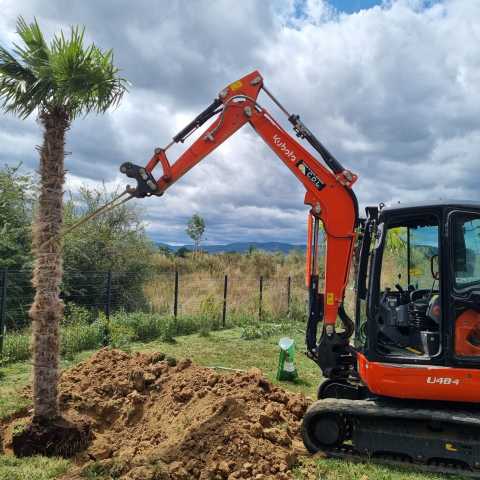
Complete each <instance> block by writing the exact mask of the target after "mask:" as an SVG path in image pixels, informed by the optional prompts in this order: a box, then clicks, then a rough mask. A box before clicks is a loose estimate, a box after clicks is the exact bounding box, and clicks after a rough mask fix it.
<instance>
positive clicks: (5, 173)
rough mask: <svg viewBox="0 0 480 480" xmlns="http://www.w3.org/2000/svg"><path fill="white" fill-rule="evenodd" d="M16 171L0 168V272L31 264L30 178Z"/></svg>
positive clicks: (32, 199) (11, 168)
mask: <svg viewBox="0 0 480 480" xmlns="http://www.w3.org/2000/svg"><path fill="white" fill-rule="evenodd" d="M19 170H20V166H16V167H9V166H8V165H5V167H3V168H0V269H3V268H9V269H11V270H21V269H23V268H26V267H29V266H30V264H31V255H30V240H31V239H30V237H31V235H30V225H31V220H32V211H33V203H34V199H35V195H34V186H33V178H32V176H31V175H27V174H21V173H20V171H19Z"/></svg>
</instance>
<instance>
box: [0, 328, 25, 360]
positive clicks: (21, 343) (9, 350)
mask: <svg viewBox="0 0 480 480" xmlns="http://www.w3.org/2000/svg"><path fill="white" fill-rule="evenodd" d="M30 356H31V352H30V333H29V332H28V331H24V332H18V333H17V332H15V333H8V332H7V335H5V337H4V342H3V353H2V357H1V362H2V363H4V364H5V363H12V362H21V361H24V360H28V359H29V358H30Z"/></svg>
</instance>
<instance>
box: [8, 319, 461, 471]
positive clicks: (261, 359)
mask: <svg viewBox="0 0 480 480" xmlns="http://www.w3.org/2000/svg"><path fill="white" fill-rule="evenodd" d="M241 334H242V330H241V329H240V328H234V329H229V330H221V331H215V332H211V333H210V334H209V335H207V336H201V335H199V334H193V335H187V336H182V337H177V339H176V341H175V343H164V342H161V341H153V342H149V343H134V344H132V345H131V349H132V350H134V351H137V350H138V351H154V350H159V351H162V352H164V353H166V354H169V355H172V356H175V357H177V358H181V357H189V358H191V359H192V360H193V361H195V362H196V363H198V364H201V365H205V366H210V367H225V368H234V369H248V368H252V367H257V368H261V369H262V370H263V371H264V373H265V375H266V376H267V377H268V378H269V379H270V380H272V381H274V382H276V380H275V374H276V368H277V357H278V347H277V342H278V339H279V337H280V335H279V334H278V333H276V334H275V336H270V337H267V338H259V339H254V340H244V339H243V338H242V336H241ZM282 334H287V335H291V336H293V337H294V338H295V340H296V343H297V345H298V346H299V352H298V354H297V358H296V360H297V368H298V370H299V374H300V378H301V380H300V381H299V382H298V383H297V384H291V383H282V386H283V387H284V388H287V389H289V390H292V391H296V392H303V393H304V394H305V395H307V396H310V397H311V398H315V395H316V389H317V385H318V382H319V370H318V368H317V366H316V365H315V364H314V363H313V362H312V361H310V360H308V358H307V357H306V356H305V355H303V353H301V352H302V350H303V333H301V332H300V330H299V329H298V327H297V326H295V324H292V325H291V326H289V327H288V326H286V327H285V331H284V332H282ZM90 354H91V352H82V353H81V354H79V355H76V356H75V357H74V358H73V360H71V361H69V362H63V367H68V366H69V365H72V364H73V363H76V362H78V361H81V360H83V359H84V358H86V357H88V356H89V355H90ZM219 371H220V370H219ZM30 373H31V365H29V364H28V363H26V362H20V363H15V364H11V365H9V366H7V367H5V368H3V369H2V378H1V379H0V418H5V417H6V416H8V415H11V414H13V413H14V412H15V411H17V410H19V409H22V408H25V407H27V406H28V405H29V401H28V400H27V399H25V398H23V396H22V389H23V388H24V387H25V386H26V385H27V383H28V381H29V377H30ZM69 465H70V464H69V462H67V461H65V460H60V459H45V458H42V457H37V458H32V459H15V458H13V457H11V456H6V455H0V480H27V479H28V480H50V479H55V478H57V477H59V476H61V475H62V474H64V473H65V472H66V471H68V468H69ZM295 476H296V478H297V479H298V480H307V479H308V480H311V479H319V480H320V479H321V480H440V479H445V478H446V477H444V476H441V475H428V474H423V473H416V472H414V471H411V470H408V469H393V468H389V467H384V466H379V465H375V464H372V463H368V464H363V463H362V464H354V463H350V462H343V461H342V462H341V461H333V460H325V459H312V458H306V459H304V461H303V464H302V465H301V466H299V467H298V469H297V470H296V471H295ZM449 478H450V479H452V480H453V479H455V480H460V478H462V477H449ZM95 479H96V480H111V479H106V478H105V477H98V476H97V477H95Z"/></svg>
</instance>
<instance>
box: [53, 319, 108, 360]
mask: <svg viewBox="0 0 480 480" xmlns="http://www.w3.org/2000/svg"><path fill="white" fill-rule="evenodd" d="M103 336H104V335H103V328H102V325H101V324H100V323H99V322H94V323H92V324H88V323H84V322H83V321H80V320H78V321H76V322H74V323H71V324H69V325H68V326H65V327H64V328H63V329H62V330H61V346H60V352H61V354H62V355H64V356H65V358H67V359H72V358H73V357H74V355H75V354H76V353H78V352H82V351H83V350H93V349H95V348H99V347H100V346H101V345H102V341H103Z"/></svg>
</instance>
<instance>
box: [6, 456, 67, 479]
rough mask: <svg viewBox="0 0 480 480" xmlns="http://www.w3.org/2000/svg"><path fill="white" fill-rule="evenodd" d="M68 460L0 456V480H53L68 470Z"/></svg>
mask: <svg viewBox="0 0 480 480" xmlns="http://www.w3.org/2000/svg"><path fill="white" fill-rule="evenodd" d="M70 466H71V463H70V462H69V461H68V460H64V459H60V458H45V457H31V458H21V459H19V458H15V457H13V456H10V455H0V480H51V479H52V480H53V479H54V478H58V477H59V476H60V475H63V474H64V473H66V472H67V471H68V469H69V468H70Z"/></svg>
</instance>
